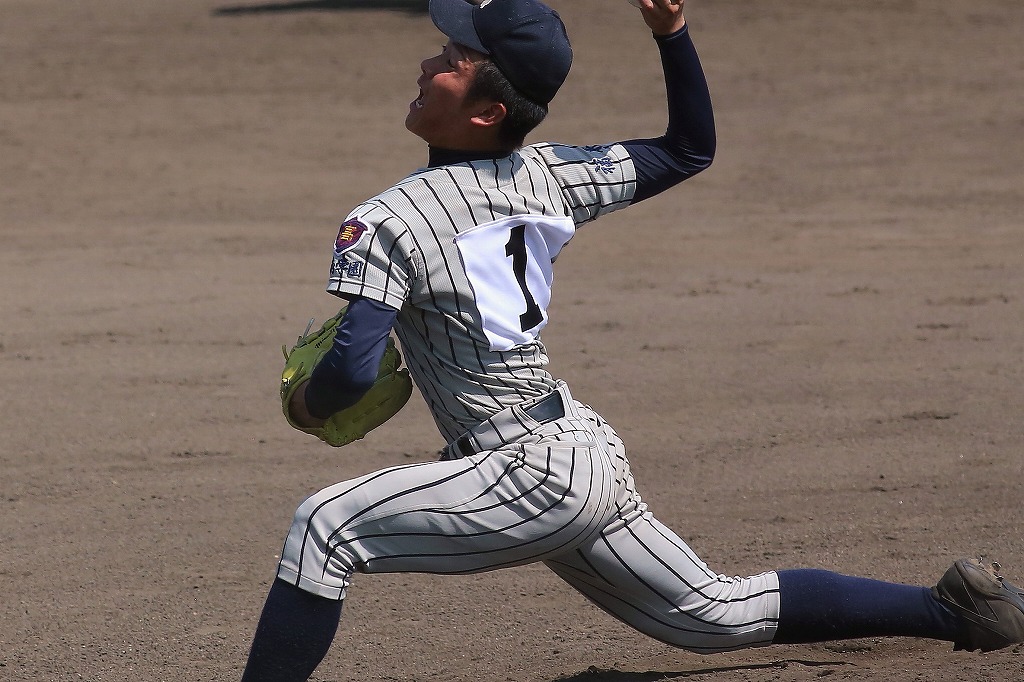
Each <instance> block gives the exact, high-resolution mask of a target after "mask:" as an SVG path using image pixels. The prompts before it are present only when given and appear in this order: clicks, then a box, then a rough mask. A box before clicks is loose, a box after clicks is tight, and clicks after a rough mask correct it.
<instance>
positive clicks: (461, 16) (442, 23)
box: [430, 0, 490, 54]
mask: <svg viewBox="0 0 1024 682" xmlns="http://www.w3.org/2000/svg"><path fill="white" fill-rule="evenodd" d="M474 9H476V5H474V4H472V3H470V2H467V1H466V0H430V19H431V20H432V21H433V22H434V26H437V29H438V30H439V31H441V33H443V34H445V35H446V36H448V38H449V39H451V40H453V41H455V42H456V43H459V44H460V45H465V46H466V47H471V48H473V49H474V50H476V51H477V52H482V53H483V54H490V50H488V49H487V48H486V47H484V46H483V43H481V42H480V36H479V35H477V32H476V27H475V26H474V25H473V10H474Z"/></svg>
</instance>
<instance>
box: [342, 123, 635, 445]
mask: <svg viewBox="0 0 1024 682" xmlns="http://www.w3.org/2000/svg"><path fill="white" fill-rule="evenodd" d="M635 190H636V173H635V170H634V168H633V163H632V161H631V160H630V158H629V154H628V153H627V151H626V150H625V149H624V148H623V147H622V146H621V145H607V146H594V147H575V146H569V145H559V144H551V143H540V144H535V145H530V146H527V147H524V148H522V149H520V150H519V151H517V152H515V153H513V154H512V155H511V156H508V157H504V158H499V159H486V160H479V161H467V162H464V163H455V164H451V165H445V166H438V167H433V168H425V169H421V170H419V171H416V172H415V173H413V174H411V175H409V176H408V177H406V178H405V179H403V180H402V181H400V182H398V183H397V184H395V185H394V186H392V187H390V188H389V189H387V190H385V191H384V192H382V193H381V194H378V195H377V196H375V197H373V198H371V199H369V200H367V201H365V202H363V203H362V204H360V205H359V206H357V207H356V208H355V209H354V210H353V211H352V212H351V213H350V214H349V215H348V217H347V218H346V220H345V222H344V223H343V224H342V226H341V229H340V230H339V233H338V238H337V240H336V242H335V247H334V259H333V262H332V266H331V274H330V280H329V283H328V286H327V290H328V291H329V292H331V293H335V294H338V295H344V294H349V295H356V296H362V297H365V298H370V299H373V300H376V301H379V302H381V303H384V304H386V305H388V306H391V307H393V308H395V309H396V310H398V311H399V314H398V317H397V320H396V324H395V331H396V334H397V336H398V340H399V343H400V344H401V347H402V351H403V355H404V358H405V362H406V364H407V366H408V367H409V370H410V372H411V373H412V376H413V379H414V381H415V383H416V386H417V387H418V388H419V390H420V393H421V394H422V395H423V398H424V399H425V400H426V402H427V404H428V406H429V408H430V410H431V413H432V414H433V417H434V420H435V422H436V423H437V426H438V428H439V429H440V431H441V434H442V435H443V436H444V437H445V438H446V439H447V440H448V441H449V442H450V441H452V440H454V439H455V438H457V437H458V436H459V435H461V434H462V433H464V432H465V431H467V430H468V429H469V428H471V427H473V426H475V425H477V424H479V423H480V422H482V421H484V420H485V419H487V418H488V417H490V416H491V415H492V414H494V413H496V412H498V411H499V410H501V409H504V408H506V407H509V406H511V405H515V404H518V403H520V402H522V401H524V400H527V399H529V398H533V397H536V396H539V395H543V394H545V393H548V392H550V391H551V390H552V389H553V388H554V387H555V380H554V378H553V377H552V376H551V375H550V374H549V373H548V371H547V369H546V365H547V362H548V359H547V355H546V353H545V350H544V345H543V344H542V343H541V340H540V332H541V329H542V328H543V327H544V325H545V324H547V320H548V313H547V308H548V304H549V302H550V300H551V287H552V282H553V275H552V263H553V262H554V260H555V258H556V257H557V256H558V253H559V251H560V250H561V249H562V247H563V246H564V245H565V244H566V243H567V242H568V241H569V240H570V239H571V238H572V236H573V234H574V233H575V230H576V228H577V227H579V226H580V225H582V224H584V223H587V222H589V221H591V220H594V219H596V218H598V217H599V216H601V215H604V214H606V213H609V212H611V211H614V210H616V209H619V208H623V207H625V206H627V205H628V204H629V202H630V200H631V199H632V198H633V195H634V192H635Z"/></svg>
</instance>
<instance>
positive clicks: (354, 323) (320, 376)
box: [305, 26, 715, 419]
mask: <svg viewBox="0 0 1024 682" xmlns="http://www.w3.org/2000/svg"><path fill="white" fill-rule="evenodd" d="M655 41H656V42H657V44H658V49H659V51H660V53H661V62H662V68H663V69H664V71H665V90H666V95H667V99H668V128H667V130H666V132H665V134H664V135H662V136H661V137H655V138H649V139H636V140H627V141H625V142H622V143H621V144H622V145H623V146H624V147H625V148H626V150H627V151H628V152H629V155H630V157H631V159H632V160H633V165H634V167H635V169H636V176H637V181H636V182H637V186H636V193H635V194H634V196H633V200H632V202H631V203H633V204H635V203H637V202H640V201H643V200H644V199H649V198H650V197H653V196H654V195H656V194H659V193H661V192H663V191H665V190H666V189H668V188H670V187H672V186H673V185H676V184H678V183H680V182H682V181H683V180H686V179H687V178H690V177H692V176H694V175H696V174H697V173H699V172H701V171H702V170H704V169H705V168H707V167H708V166H710V165H711V160H712V158H713V157H714V154H715V122H714V115H713V111H712V107H711V95H710V94H709V92H708V86H707V81H706V80H705V78H704V71H703V69H702V68H701V65H700V60H699V59H698V57H697V51H696V49H695V48H694V46H693V42H692V41H691V39H690V35H689V30H688V29H687V27H686V26H684V27H683V28H682V29H681V30H679V31H677V32H676V33H673V34H672V35H669V36H656V37H655ZM500 156H505V154H504V153H502V154H501V155H500ZM480 158H494V154H487V153H483V154H481V153H480V152H462V151H458V150H450V149H435V148H431V149H430V160H429V161H430V166H438V165H444V164H450V163H459V162H464V161H470V160H477V159H480ZM397 315H398V311H397V310H395V309H394V308H391V307H389V306H386V305H384V304H383V303H378V302H376V301H371V300H369V299H364V298H356V299H354V300H353V301H352V302H351V303H350V304H349V307H348V312H347V313H346V314H345V316H344V317H343V318H342V320H341V322H340V323H339V325H338V333H337V335H336V336H335V340H334V345H333V346H332V347H331V349H330V350H329V351H327V353H326V354H325V355H324V358H323V360H322V361H321V362H320V363H319V364H318V365H317V367H316V369H315V370H314V371H313V374H312V376H310V380H309V383H308V384H307V387H306V394H305V398H306V407H307V409H308V410H309V413H310V414H311V415H312V416H314V417H317V418H320V419H326V418H327V417H329V416H330V415H332V414H334V413H335V412H337V411H339V410H343V409H345V408H346V407H350V406H351V405H354V404H355V403H356V402H358V400H359V398H361V397H362V396H363V394H365V393H366V391H368V390H369V389H370V387H371V386H372V385H373V382H374V380H375V379H376V377H377V368H378V366H379V365H380V360H381V358H382V357H383V355H384V348H385V345H386V343H387V338H388V335H389V334H390V332H391V328H392V325H394V322H395V318H396V317H397Z"/></svg>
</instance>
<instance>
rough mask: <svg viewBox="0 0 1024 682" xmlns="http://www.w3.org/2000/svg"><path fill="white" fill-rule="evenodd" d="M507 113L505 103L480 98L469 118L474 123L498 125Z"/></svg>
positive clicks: (488, 126) (486, 126)
mask: <svg viewBox="0 0 1024 682" xmlns="http://www.w3.org/2000/svg"><path fill="white" fill-rule="evenodd" d="M507 115H508V109H506V108H505V105H504V104H502V103H501V102H490V101H487V100H481V102H480V104H479V105H478V106H477V107H476V111H475V112H474V113H473V116H472V117H471V118H470V120H471V121H472V122H473V123H474V124H475V125H478V126H481V127H484V128H490V127H492V126H498V125H500V124H501V122H502V121H504V120H505V117H506V116H507Z"/></svg>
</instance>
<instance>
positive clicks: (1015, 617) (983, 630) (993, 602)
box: [932, 559, 1024, 651]
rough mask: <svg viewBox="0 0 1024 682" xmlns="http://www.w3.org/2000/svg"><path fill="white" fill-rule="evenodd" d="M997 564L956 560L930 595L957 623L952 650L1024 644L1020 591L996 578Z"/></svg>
mask: <svg viewBox="0 0 1024 682" xmlns="http://www.w3.org/2000/svg"><path fill="white" fill-rule="evenodd" d="M998 571H999V564H996V563H993V564H991V565H985V564H983V563H982V562H981V561H979V560H977V559H960V560H959V561H957V562H956V563H954V564H953V565H952V566H950V567H949V570H947V571H946V573H945V575H943V576H942V578H941V579H940V580H939V583H938V584H937V585H936V586H935V587H933V588H932V594H933V595H934V596H935V598H936V599H938V600H939V602H940V603H941V604H942V605H943V606H945V607H946V608H948V609H949V610H950V611H952V612H953V613H954V614H955V615H956V616H957V617H958V618H959V619H960V623H961V631H960V634H959V636H958V637H957V640H956V641H955V642H954V643H953V650H954V651H958V650H961V649H963V650H967V651H976V650H979V649H980V650H981V651H995V650H996V649H1003V648H1005V647H1008V646H1012V645H1014V644H1019V643H1021V642H1024V589H1021V588H1019V587H1017V586H1015V585H1012V584H1011V583H1009V582H1007V580H1006V579H1005V578H1003V576H1001V575H999V572H998Z"/></svg>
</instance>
